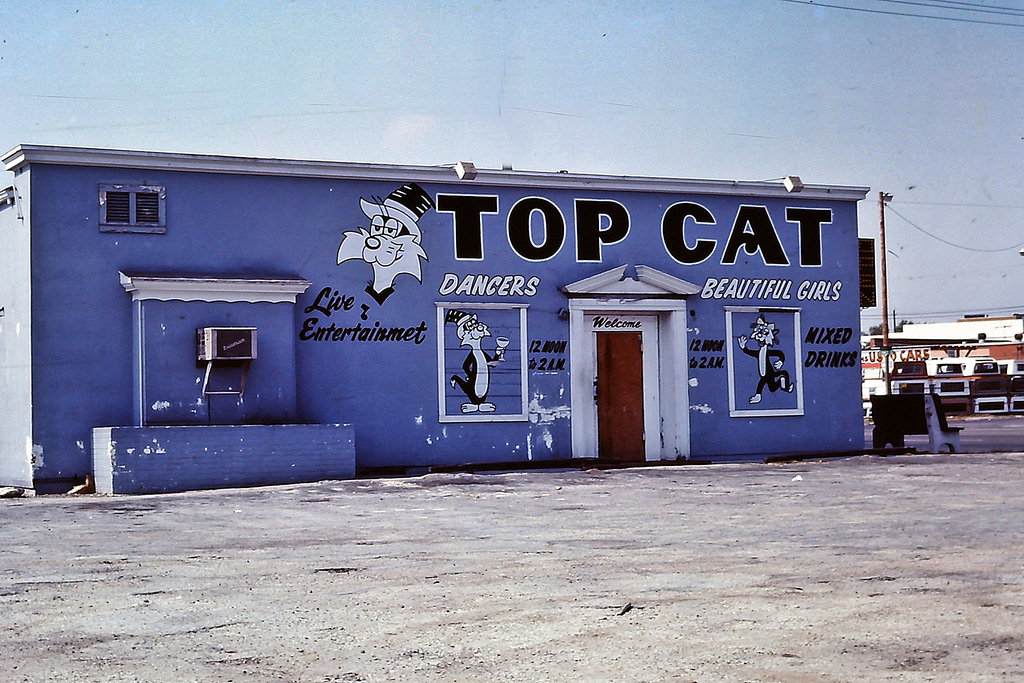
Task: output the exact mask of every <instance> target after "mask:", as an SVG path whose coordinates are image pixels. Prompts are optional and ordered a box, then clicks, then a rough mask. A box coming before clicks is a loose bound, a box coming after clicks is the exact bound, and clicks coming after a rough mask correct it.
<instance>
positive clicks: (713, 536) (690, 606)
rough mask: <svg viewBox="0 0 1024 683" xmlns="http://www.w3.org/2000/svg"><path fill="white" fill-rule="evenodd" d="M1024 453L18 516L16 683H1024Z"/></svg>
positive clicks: (390, 487)
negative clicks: (562, 682)
mask: <svg viewBox="0 0 1024 683" xmlns="http://www.w3.org/2000/svg"><path fill="white" fill-rule="evenodd" d="M1022 492H1024V454H1010V455H1007V454H1002V455H957V456H928V455H914V456H901V457H893V458H880V457H871V456H864V457H857V458H849V459H841V460H831V461H819V462H803V463H794V464H785V465H763V464H744V465H718V466H690V467H664V468H662V467H659V468H642V469H632V470H618V471H609V472H599V471H586V472H581V471H556V472H552V471H531V472H517V473H508V474H486V475H483V474H480V475H471V474H443V475H438V474H434V475H428V476H425V477H421V478H407V479H375V480H354V481H345V482H324V483H318V484H306V485H298V486H279V487H268V488H259V489H246V490H230V491H213V492H194V493H186V494H175V495H161V496H140V497H104V496H95V495H86V496H74V497H71V496H57V497H36V498H19V499H4V500H0V517H2V520H3V524H2V525H0V615H2V618H0V624H2V629H0V680H2V681H175V682H177V681H322V682H326V681H384V680H403V681H492V680H497V681H519V680H531V681H535V680H545V681H548V680H551V681H558V680H565V681H669V680H671V681H794V682H795V681H887V680H894V681H927V680H936V681H968V680H970V681H1011V680H1013V681H1019V680H1024V574H1022V568H1024V550H1022V541H1024V497H1022V495H1021V494H1022Z"/></svg>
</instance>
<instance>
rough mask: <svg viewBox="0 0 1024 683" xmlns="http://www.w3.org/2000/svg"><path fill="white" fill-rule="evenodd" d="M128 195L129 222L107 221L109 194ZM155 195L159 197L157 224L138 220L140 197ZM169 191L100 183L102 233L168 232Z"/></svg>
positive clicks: (151, 187) (136, 185) (160, 187)
mask: <svg viewBox="0 0 1024 683" xmlns="http://www.w3.org/2000/svg"><path fill="white" fill-rule="evenodd" d="M108 192H125V193H128V197H129V198H128V222H120V221H110V220H107V193H108ZM140 193H155V194H156V196H157V222H156V223H148V222H147V223H143V222H139V219H138V205H137V201H138V199H137V198H138V195H139V194H140ZM166 203H167V190H166V188H164V186H162V185H148V184H141V183H140V184H123V183H100V185H99V226H100V232H117V233H121V232H132V233H145V234H159V235H162V234H164V233H165V232H167V212H166Z"/></svg>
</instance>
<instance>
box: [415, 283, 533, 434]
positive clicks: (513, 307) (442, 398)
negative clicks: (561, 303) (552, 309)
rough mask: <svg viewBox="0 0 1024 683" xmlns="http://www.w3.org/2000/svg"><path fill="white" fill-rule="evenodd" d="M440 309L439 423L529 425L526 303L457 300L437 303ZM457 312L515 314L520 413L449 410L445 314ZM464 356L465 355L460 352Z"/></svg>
mask: <svg viewBox="0 0 1024 683" xmlns="http://www.w3.org/2000/svg"><path fill="white" fill-rule="evenodd" d="M434 306H435V307H436V308H437V368H438V370H437V401H438V422H440V423H455V422H526V421H528V420H529V393H528V392H529V369H528V367H527V365H528V363H527V360H526V348H527V347H526V343H527V341H526V340H527V332H526V320H527V316H526V311H527V309H528V308H529V307H530V305H529V304H525V303H504V302H501V303H498V302H472V303H470V302H457V301H435V302H434ZM452 309H457V310H461V311H465V312H467V313H468V312H474V313H475V312H478V311H487V310H491V311H505V312H509V311H511V312H516V311H518V313H516V318H517V323H516V324H517V325H518V326H519V330H518V335H517V339H516V343H517V344H518V345H519V348H518V349H517V352H518V355H519V368H518V373H517V374H518V379H519V390H520V403H519V406H518V408H519V410H518V411H515V412H504V413H498V412H495V413H448V412H447V411H446V404H447V401H446V399H447V396H448V392H449V391H451V390H452V389H451V386H450V384H449V378H448V376H447V373H446V371H445V358H446V354H445V314H446V313H447V311H449V310H452ZM460 353H465V352H460Z"/></svg>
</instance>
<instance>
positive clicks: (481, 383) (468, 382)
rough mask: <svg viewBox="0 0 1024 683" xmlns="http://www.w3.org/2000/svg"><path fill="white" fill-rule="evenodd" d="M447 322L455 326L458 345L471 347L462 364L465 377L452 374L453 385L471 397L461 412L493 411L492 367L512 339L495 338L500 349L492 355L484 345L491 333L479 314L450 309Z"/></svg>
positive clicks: (501, 359) (503, 355)
mask: <svg viewBox="0 0 1024 683" xmlns="http://www.w3.org/2000/svg"><path fill="white" fill-rule="evenodd" d="M445 323H451V324H454V325H455V326H456V334H457V335H458V337H459V346H468V347H469V353H468V354H466V360H465V361H463V363H462V370H463V371H464V372H465V373H466V376H465V377H463V376H461V375H452V377H451V380H450V381H451V384H452V388H453V389H454V388H458V389H461V390H462V391H463V393H465V394H466V398H468V399H469V401H467V402H466V403H463V404H462V412H463V413H476V412H480V413H493V412H494V410H495V408H494V404H493V403H491V402H489V401H488V400H487V394H488V392H489V391H490V388H491V367H492V366H494V365H497V364H498V363H499V362H501V361H503V360H505V347H507V346H508V343H509V340H508V339H506V338H505V337H498V338H496V339H495V343H496V344H497V348H496V349H495V350H494V354H489V353H487V352H486V351H484V350H483V349H482V348H481V346H482V343H483V340H484V338H485V337H490V336H491V330H490V328H488V327H487V325H486V324H485V323H483V322H480V321H479V320H478V319H477V317H476V314H471V313H466V312H465V311H458V310H451V311H448V313H447V314H446V315H445Z"/></svg>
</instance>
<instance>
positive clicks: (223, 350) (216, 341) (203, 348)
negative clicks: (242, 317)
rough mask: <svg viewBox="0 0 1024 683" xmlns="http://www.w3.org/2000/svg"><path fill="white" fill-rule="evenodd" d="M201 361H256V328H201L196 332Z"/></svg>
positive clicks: (198, 353)
mask: <svg viewBox="0 0 1024 683" xmlns="http://www.w3.org/2000/svg"><path fill="white" fill-rule="evenodd" d="M196 346H197V355H198V357H199V360H205V361H212V360H254V359H255V358H256V328H255V327H201V328H199V329H197V330H196Z"/></svg>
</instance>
